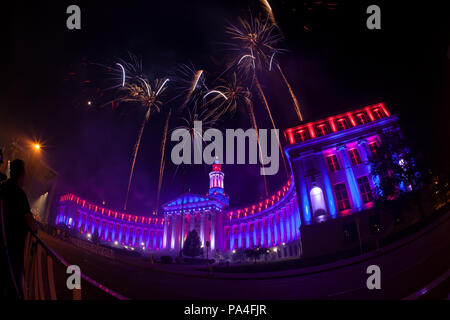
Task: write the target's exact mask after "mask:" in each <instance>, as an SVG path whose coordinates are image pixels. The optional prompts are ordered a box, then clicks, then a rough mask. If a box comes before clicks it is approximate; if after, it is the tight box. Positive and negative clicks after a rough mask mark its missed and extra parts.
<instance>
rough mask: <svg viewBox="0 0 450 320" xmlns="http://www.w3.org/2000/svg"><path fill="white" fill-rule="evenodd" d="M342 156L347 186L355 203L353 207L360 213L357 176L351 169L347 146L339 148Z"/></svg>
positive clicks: (360, 205)
mask: <svg viewBox="0 0 450 320" xmlns="http://www.w3.org/2000/svg"><path fill="white" fill-rule="evenodd" d="M338 150H339V152H340V154H341V157H342V160H343V161H344V168H345V176H346V178H347V184H348V186H349V187H350V190H349V191H350V195H351V199H352V202H353V206H354V207H355V208H356V209H357V210H358V211H359V210H361V208H362V204H361V196H360V194H359V189H358V185H357V183H356V179H355V176H354V174H353V169H352V167H351V162H350V159H349V157H348V154H347V150H346V148H345V146H340V147H338Z"/></svg>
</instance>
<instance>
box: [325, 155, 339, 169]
mask: <svg viewBox="0 0 450 320" xmlns="http://www.w3.org/2000/svg"><path fill="white" fill-rule="evenodd" d="M327 163H328V169H330V171H331V172H335V171H338V170H340V169H341V168H340V167H339V162H338V159H337V157H336V155H335V154H333V155H332V156H328V157H327Z"/></svg>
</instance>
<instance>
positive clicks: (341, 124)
mask: <svg viewBox="0 0 450 320" xmlns="http://www.w3.org/2000/svg"><path fill="white" fill-rule="evenodd" d="M336 123H337V127H338V129H339V130H345V129H348V128H349V127H348V122H347V119H345V118H340V119H338V120H337V121H336Z"/></svg>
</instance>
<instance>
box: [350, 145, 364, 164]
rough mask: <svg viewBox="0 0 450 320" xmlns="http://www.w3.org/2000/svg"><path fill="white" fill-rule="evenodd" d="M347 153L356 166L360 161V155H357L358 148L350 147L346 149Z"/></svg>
mask: <svg viewBox="0 0 450 320" xmlns="http://www.w3.org/2000/svg"><path fill="white" fill-rule="evenodd" d="M348 154H349V155H350V159H351V160H352V164H353V165H354V166H356V165H358V164H360V163H361V162H362V161H361V157H360V156H359V152H358V149H356V148H354V149H350V150H348Z"/></svg>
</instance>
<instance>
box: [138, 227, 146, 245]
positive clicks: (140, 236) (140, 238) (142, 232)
mask: <svg viewBox="0 0 450 320" xmlns="http://www.w3.org/2000/svg"><path fill="white" fill-rule="evenodd" d="M139 230H141V232H140V233H139V246H142V242H143V241H142V237H143V236H144V229H142V228H141V229H139ZM144 245H145V243H144Z"/></svg>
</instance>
